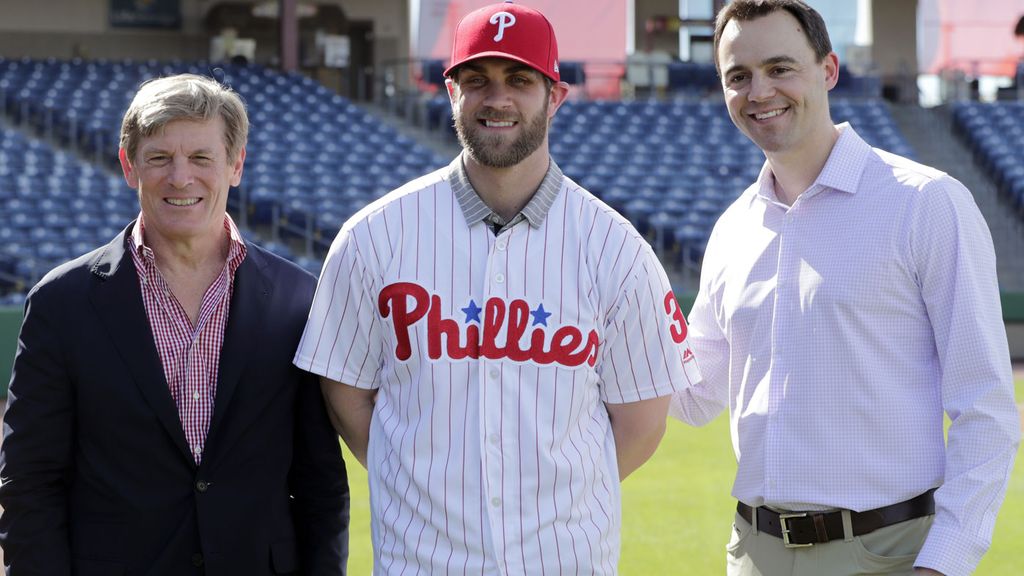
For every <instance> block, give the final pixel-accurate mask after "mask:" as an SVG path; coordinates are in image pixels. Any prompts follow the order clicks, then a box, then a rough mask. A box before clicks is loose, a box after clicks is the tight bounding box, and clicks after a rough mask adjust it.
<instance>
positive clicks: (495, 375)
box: [491, 368, 498, 380]
mask: <svg viewBox="0 0 1024 576" xmlns="http://www.w3.org/2000/svg"><path fill="white" fill-rule="evenodd" d="M491 378H494V379H495V380H497V379H498V369H497V368H491Z"/></svg>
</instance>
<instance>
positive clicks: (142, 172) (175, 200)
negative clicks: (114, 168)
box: [120, 117, 245, 245]
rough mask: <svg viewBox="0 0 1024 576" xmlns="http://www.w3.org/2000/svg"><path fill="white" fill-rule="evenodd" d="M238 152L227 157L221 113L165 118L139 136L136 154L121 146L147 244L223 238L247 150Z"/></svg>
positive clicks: (123, 165) (123, 160) (127, 175)
mask: <svg viewBox="0 0 1024 576" xmlns="http://www.w3.org/2000/svg"><path fill="white" fill-rule="evenodd" d="M237 156H238V157H237V158H229V157H228V151H227V146H226V144H225V139H224V121H223V120H222V119H221V118H220V117H215V118H213V119H212V120H204V121H194V120H174V121H172V122H169V123H167V124H166V125H165V126H164V127H163V128H162V129H159V130H157V131H156V132H155V133H153V134H152V135H151V136H147V137H144V138H143V139H142V140H141V142H140V143H139V146H138V151H137V152H136V154H135V158H128V153H127V151H125V150H124V149H121V151H120V158H121V169H122V170H123V171H124V178H125V181H127V182H128V185H129V186H131V187H132V188H134V189H135V190H137V191H138V193H139V204H140V206H141V207H142V215H143V218H144V220H145V224H146V242H147V244H149V245H153V244H154V243H156V244H182V243H193V242H196V241H203V240H219V239H220V238H221V237H223V235H224V213H225V211H226V209H227V201H228V190H229V188H230V187H231V186H238V184H239V183H240V182H241V179H242V165H243V163H244V161H245V149H244V148H242V149H241V150H240V151H239V153H238V155H237Z"/></svg>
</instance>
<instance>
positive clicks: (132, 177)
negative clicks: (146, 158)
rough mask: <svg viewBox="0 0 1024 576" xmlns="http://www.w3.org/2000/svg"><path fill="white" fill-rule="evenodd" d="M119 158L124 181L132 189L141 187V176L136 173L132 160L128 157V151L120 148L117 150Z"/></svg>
mask: <svg viewBox="0 0 1024 576" xmlns="http://www.w3.org/2000/svg"><path fill="white" fill-rule="evenodd" d="M117 159H118V160H120V161H121V172H123V173H124V181H125V182H127V183H128V186H129V187H130V188H132V189H137V188H138V187H139V176H138V174H136V173H135V168H134V167H133V166H132V162H131V160H129V159H128V151H127V150H125V149H124V148H120V149H118V151H117Z"/></svg>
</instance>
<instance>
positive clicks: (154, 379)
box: [89, 222, 194, 462]
mask: <svg viewBox="0 0 1024 576" xmlns="http://www.w3.org/2000/svg"><path fill="white" fill-rule="evenodd" d="M133 225H134V222H133V223H132V224H130V225H129V226H128V228H127V229H126V230H125V231H124V232H123V233H122V234H119V235H118V236H117V237H116V238H115V239H114V240H113V241H112V242H111V243H110V244H108V245H107V246H106V247H105V248H104V249H103V250H102V251H101V252H100V254H99V256H98V257H97V259H96V262H95V263H94V264H93V266H92V269H91V271H92V273H93V275H94V276H95V277H96V278H97V281H96V282H93V283H92V284H91V289H90V292H91V293H90V295H89V296H90V300H92V304H93V306H94V307H95V308H96V311H97V312H98V316H99V318H100V320H101V321H102V322H103V324H104V326H106V328H107V331H108V333H109V335H110V338H111V340H112V341H113V342H114V346H115V347H116V348H117V350H118V352H119V353H120V355H121V360H122V361H123V362H124V363H125V365H126V366H128V369H129V371H130V372H131V373H132V376H133V377H134V379H135V384H136V385H137V386H138V387H139V390H140V391H141V392H142V395H143V397H144V398H145V399H146V402H147V403H148V404H149V405H150V407H151V408H152V409H153V411H154V412H156V415H157V418H159V420H160V422H161V423H162V424H163V426H164V428H166V429H167V433H168V434H170V436H171V438H172V439H173V441H174V444H175V445H176V446H178V448H179V449H180V450H181V452H182V454H183V455H184V456H186V457H187V459H188V461H189V462H194V461H193V459H192V452H191V450H189V447H188V442H187V441H186V440H185V431H184V430H183V429H182V426H181V418H180V417H179V416H178V408H177V406H175V405H174V400H173V399H172V398H171V392H170V389H169V388H168V385H167V377H166V376H165V375H164V369H163V365H162V364H161V363H160V355H159V353H158V352H157V350H156V343H155V342H154V340H153V330H152V327H151V326H150V324H149V319H148V318H147V317H146V309H145V306H144V305H143V303H142V292H141V290H140V288H139V278H138V275H137V273H136V271H135V264H134V263H133V262H132V258H131V255H130V254H128V252H127V251H126V250H125V244H126V242H128V240H127V235H128V233H129V230H131V227H132V226H133Z"/></svg>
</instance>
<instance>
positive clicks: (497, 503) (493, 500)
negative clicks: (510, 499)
mask: <svg viewBox="0 0 1024 576" xmlns="http://www.w3.org/2000/svg"><path fill="white" fill-rule="evenodd" d="M491 506H494V507H495V508H497V507H498V506H501V498H491Z"/></svg>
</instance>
